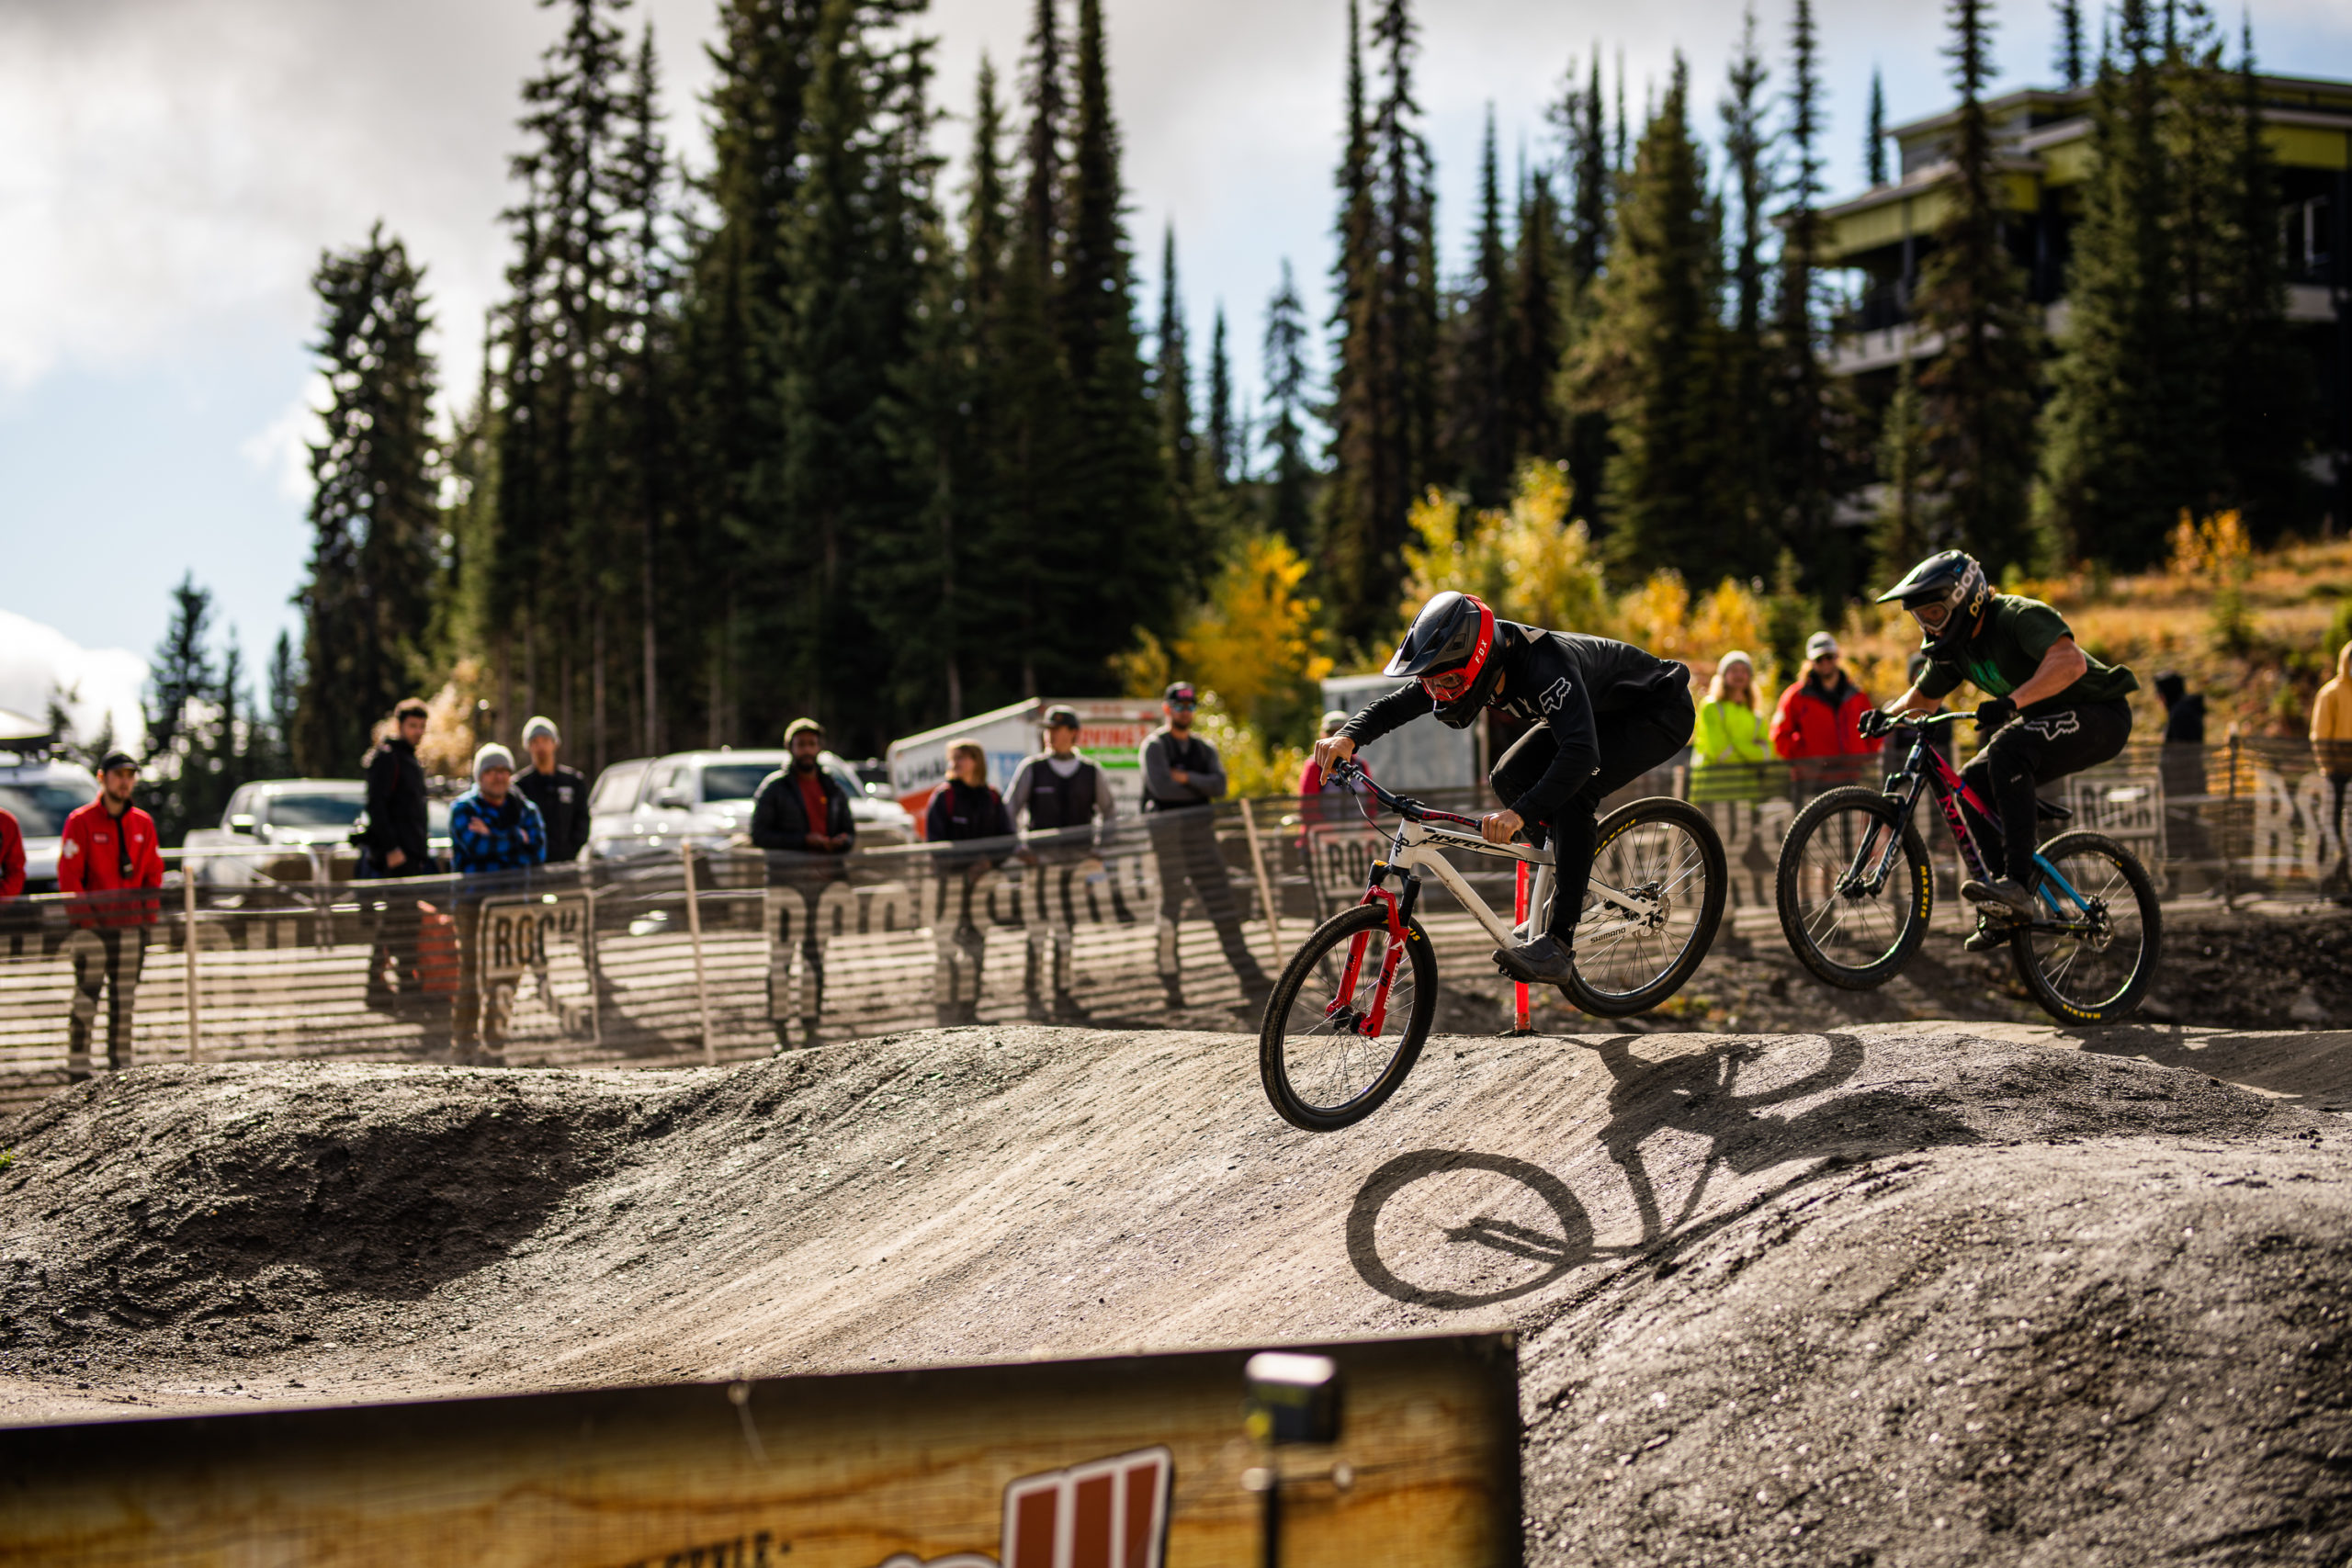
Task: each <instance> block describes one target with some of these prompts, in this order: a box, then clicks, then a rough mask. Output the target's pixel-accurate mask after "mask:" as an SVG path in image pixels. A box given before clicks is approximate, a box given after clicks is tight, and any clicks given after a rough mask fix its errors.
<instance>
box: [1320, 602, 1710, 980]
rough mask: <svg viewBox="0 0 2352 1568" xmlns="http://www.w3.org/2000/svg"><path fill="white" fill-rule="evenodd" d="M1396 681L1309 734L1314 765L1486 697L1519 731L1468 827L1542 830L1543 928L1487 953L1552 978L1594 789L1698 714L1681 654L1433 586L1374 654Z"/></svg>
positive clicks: (1469, 718) (1532, 975)
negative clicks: (1314, 735) (1521, 724)
mask: <svg viewBox="0 0 2352 1568" xmlns="http://www.w3.org/2000/svg"><path fill="white" fill-rule="evenodd" d="M1388 673H1389V674H1391V675H1409V676H1412V677H1414V683H1413V684H1411V685H1409V686H1400V687H1398V688H1397V690H1396V691H1394V692H1391V693H1389V694H1388V695H1386V696H1385V697H1383V698H1381V699H1380V700H1379V701H1378V702H1376V703H1374V704H1373V705H1371V706H1369V707H1367V708H1365V709H1364V710H1363V712H1362V713H1359V714H1357V715H1356V716H1355V717H1353V718H1351V719H1350V720H1349V721H1348V726H1347V728H1344V729H1342V730H1340V733H1339V734H1337V735H1335V736H1333V737H1331V738H1330V739H1328V740H1318V741H1317V742H1316V743H1315V760H1316V761H1318V762H1320V763H1322V764H1323V766H1324V767H1325V768H1326V769H1327V770H1328V769H1329V767H1330V766H1331V764H1332V763H1333V762H1335V761H1338V760H1339V759H1340V758H1342V757H1351V756H1353V755H1354V754H1355V750H1356V748H1357V747H1359V746H1365V745H1369V744H1371V743H1372V742H1373V741H1374V740H1377V739H1380V738H1381V737H1382V736H1384V735H1385V734H1387V733H1388V732H1389V731H1390V730H1392V729H1395V728H1397V727H1398V726H1400V725H1403V724H1405V723H1407V722H1408V721H1409V720H1412V719H1416V718H1419V717H1420V716H1422V715H1423V714H1428V713H1434V714H1436V715H1437V716H1438V717H1439V718H1440V719H1441V720H1442V721H1443V722H1444V723H1446V724H1448V725H1451V726H1453V728H1457V729H1461V728H1468V727H1469V726H1470V725H1471V724H1472V723H1474V722H1476V720H1477V718H1478V717H1479V716H1480V715H1482V714H1483V713H1485V712H1486V710H1487V709H1488V708H1489V707H1494V708H1500V709H1501V710H1502V711H1503V712H1505V713H1507V714H1510V715H1511V716H1513V717H1515V718H1521V719H1524V720H1526V721H1528V722H1529V723H1530V724H1531V725H1532V727H1533V728H1530V729H1529V730H1528V731H1527V733H1526V734H1524V735H1522V736H1521V737H1520V738H1519V739H1517V740H1516V741H1513V742H1512V743H1511V748H1510V750H1508V751H1505V752H1504V753H1503V754H1502V757H1501V758H1500V759H1499V760H1498V761H1497V762H1496V763H1495V765H1494V768H1493V770H1492V771H1491V772H1490V773H1488V774H1487V780H1488V782H1489V783H1491V784H1493V785H1494V786H1495V794H1496V795H1498V796H1500V797H1501V799H1502V801H1503V809H1502V810H1500V811H1490V812H1488V813H1487V815H1486V817H1485V818H1484V819H1483V821H1482V823H1481V825H1480V827H1481V831H1482V832H1483V834H1484V836H1485V837H1486V839H1487V842H1489V843H1496V844H1504V843H1509V842H1510V840H1511V839H1512V837H1513V836H1514V835H1516V834H1518V833H1519V832H1520V831H1521V829H1526V830H1527V837H1528V840H1529V841H1530V842H1531V843H1537V844H1540V843H1542V842H1543V840H1544V835H1545V833H1546V832H1547V831H1548V834H1549V836H1550V838H1551V840H1552V859H1553V866H1554V887H1553V893H1552V910H1551V919H1550V920H1549V926H1550V929H1549V930H1548V931H1545V932H1544V934H1543V935H1542V936H1539V937H1536V938H1535V939H1533V940H1532V941H1530V942H1521V943H1520V944H1519V945H1517V946H1515V947H1507V948H1503V949H1500V950H1498V952H1497V953H1496V954H1495V961H1496V963H1497V964H1498V965H1499V966H1500V967H1501V968H1502V970H1503V972H1504V973H1505V974H1507V975H1510V976H1511V977H1512V978H1513V979H1516V980H1523V981H1527V982H1530V983H1537V982H1540V983H1543V984H1545V985H1560V984H1564V983H1565V982H1566V980H1567V979H1568V978H1569V976H1571V975H1572V974H1573V973H1574V972H1575V963H1576V959H1575V942H1576V929H1577V919H1578V918H1579V917H1580V916H1581V914H1582V913H1583V910H1584V897H1585V891H1586V889H1587V887H1588V886H1589V885H1590V884H1591V881H1592V854H1593V833H1594V829H1596V828H1597V827H1598V826H1599V823H1598V813H1599V808H1600V802H1601V800H1602V798H1603V797H1605V796H1607V795H1610V794H1611V793H1612V792H1614V791H1617V790H1620V789H1623V788H1624V787H1625V786H1626V785H1627V784H1631V783H1633V782H1634V780H1635V779H1637V778H1639V777H1641V776H1642V774H1644V773H1647V772H1649V771H1650V770H1651V769H1652V768H1656V767H1659V766H1662V765H1663V764H1665V763H1666V762H1667V761H1670V760H1671V759H1672V758H1673V757H1674V755H1675V754H1676V753H1677V752H1679V751H1680V750H1682V748H1683V747H1685V746H1687V745H1689V744H1690V743H1691V729H1692V728H1694V727H1695V726H1696V724H1697V720H1698V715H1697V712H1696V710H1695V709H1694V708H1693V707H1692V705H1691V675H1690V671H1688V670H1686V669H1685V668H1684V667H1683V666H1682V665H1680V664H1679V663H1677V662H1675V661H1674V660H1670V659H1660V658H1658V657H1657V655H1656V654H1653V653H1647V652H1645V651H1644V650H1642V649H1638V648H1635V647H1634V646H1633V645H1632V644H1631V643H1623V642H1614V641H1611V639H1610V638H1608V637H1587V636H1585V635H1583V634H1582V633H1578V632H1551V631H1545V630H1544V629H1543V628H1542V627H1540V626H1521V625H1519V624H1518V623H1517V622H1515V621H1503V620H1498V619H1496V618H1495V613H1494V612H1493V611H1492V610H1490V609H1488V608H1487V606H1486V604H1483V603H1482V602H1481V601H1479V600H1478V599H1476V598H1475V597H1473V596H1472V595H1470V594H1467V593H1452V592H1448V593H1441V594H1439V595H1438V596H1437V597H1436V598H1434V599H1431V600H1430V602H1429V604H1426V605H1424V606H1423V607H1422V609H1421V613H1420V615H1418V616H1416V617H1415V618H1414V621H1413V625H1412V627H1411V628H1410V629H1409V630H1408V631H1407V632H1406V634H1405V640H1404V642H1403V643H1402V644H1401V645H1400V646H1399V647H1398V648H1397V656H1396V658H1394V659H1392V660H1389V661H1388Z"/></svg>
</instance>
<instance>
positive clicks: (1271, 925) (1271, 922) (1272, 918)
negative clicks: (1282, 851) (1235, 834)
mask: <svg viewBox="0 0 2352 1568" xmlns="http://www.w3.org/2000/svg"><path fill="white" fill-rule="evenodd" d="M1241 830H1242V831H1243V832H1244V833H1247V834H1248V835H1249V836H1250V865H1251V867H1252V868H1254V869H1255V870H1256V871H1257V873H1258V900H1259V902H1260V903H1261V904H1263V905H1265V907H1266V936H1267V938H1268V939H1269V940H1270V941H1272V942H1273V944H1274V970H1275V972H1276V973H1277V974H1279V973H1281V971H1282V967H1283V964H1284V963H1286V962H1287V960H1286V959H1285V958H1284V956H1283V917H1282V912H1281V910H1280V909H1279V908H1276V906H1275V904H1274V884H1273V879H1272V878H1271V877H1269V876H1268V875H1267V874H1266V852H1265V851H1264V850H1262V849H1260V848H1259V847H1258V819H1257V818H1256V817H1254V816H1252V815H1251V814H1250V801H1249V800H1248V799H1246V798H1245V799H1244V800H1243V801H1242V802H1241Z"/></svg>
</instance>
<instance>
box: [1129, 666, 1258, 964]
mask: <svg viewBox="0 0 2352 1568" xmlns="http://www.w3.org/2000/svg"><path fill="white" fill-rule="evenodd" d="M1199 705H1200V697H1199V694H1197V693H1195V692H1194V691H1193V687H1192V684H1191V682H1185V681H1178V682H1173V683H1172V684H1170V686H1169V688H1168V690H1167V692H1166V693H1165V694H1163V696H1162V698H1161V700H1160V705H1159V711H1160V713H1161V714H1162V715H1164V716H1166V718H1167V720H1168V722H1167V723H1166V724H1164V725H1162V726H1161V727H1160V728H1158V729H1155V730H1153V731H1152V732H1151V733H1150V734H1149V735H1147V736H1145V737H1144V738H1143V747H1142V749H1141V751H1140V753H1139V754H1138V757H1137V761H1140V762H1141V764H1142V766H1143V810H1144V815H1145V816H1146V817H1147V818H1149V819H1150V822H1151V850H1152V857H1153V859H1154V860H1155V861H1157V862H1158V863H1159V984H1160V987H1161V989H1163V990H1164V991H1165V992H1166V993H1167V996H1168V1005H1169V1006H1170V1007H1171V1008H1181V1007H1182V1006H1183V1005H1184V987H1183V974H1182V957H1181V954H1180V953H1179V950H1178V948H1177V945H1176V934H1177V932H1176V918H1177V916H1178V914H1179V913H1180V912H1181V911H1182V909H1183V908H1184V885H1185V884H1186V883H1187V882H1189V883H1191V884H1192V886H1193V891H1194V892H1196V893H1198V894H1199V895H1200V898H1201V910H1202V912H1203V913H1204V914H1205V915H1207V916H1208V918H1209V923H1210V924H1211V925H1213V926H1215V927H1216V937H1217V943H1218V945H1219V946H1221V947H1223V948H1224V949H1225V961H1226V962H1227V964H1231V965H1232V966H1233V973H1234V974H1235V976H1238V978H1239V979H1240V981H1241V1005H1242V1006H1243V1007H1244V1008H1255V1007H1258V1006H1260V1005H1261V1004H1262V1003H1263V1002H1264V1000H1265V998H1266V993H1267V992H1269V991H1271V990H1272V989H1273V986H1272V982H1270V981H1269V980H1268V979H1267V978H1266V972H1265V971H1264V970H1262V969H1261V968H1259V967H1258V959H1257V955H1256V954H1254V953H1251V952H1250V943H1249V942H1248V940H1247V939H1246V938H1244V937H1243V936H1242V934H1241V912H1240V910H1239V909H1238V908H1237V907H1236V906H1235V903H1234V898H1233V884H1232V883H1231V882H1230V881H1228V880H1227V876H1226V871H1225V852H1223V851H1222V850H1220V849H1219V848H1217V842H1216V818H1215V816H1214V815H1213V814H1212V813H1211V812H1210V811H1209V809H1208V807H1209V806H1210V805H1211V804H1212V803H1213V802H1216V801H1218V800H1222V799H1224V798H1225V764H1224V762H1223V761H1222V760H1221V759H1219V757H1218V756H1217V754H1216V747H1214V746H1212V745H1210V744H1209V743H1208V742H1207V741H1206V740H1204V739H1201V738H1200V737H1199V736H1197V735H1195V734H1193V712H1194V710H1195V709H1196V708H1197V707H1198V706H1199Z"/></svg>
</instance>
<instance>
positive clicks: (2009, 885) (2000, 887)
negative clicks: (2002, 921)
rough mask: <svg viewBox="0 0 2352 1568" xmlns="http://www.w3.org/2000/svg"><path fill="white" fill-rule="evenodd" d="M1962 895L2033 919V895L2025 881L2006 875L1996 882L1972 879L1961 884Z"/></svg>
mask: <svg viewBox="0 0 2352 1568" xmlns="http://www.w3.org/2000/svg"><path fill="white" fill-rule="evenodd" d="M1960 896H1961V897H1963V898H1965V899H1967V900H1968V901H1969V902H1970V903H1972V904H1974V905H1977V906H1978V907H1980V908H1985V909H1990V910H1993V911H1995V912H1997V913H2001V914H2007V915H2014V916H2016V917H2017V918H2018V919H2021V920H2030V919H2033V895H2032V894H2031V893H2030V892H2028V891H2027V889H2026V886H2025V884H2024V883H2022V882H2019V881H2017V880H2016V879H2015V878H2013V877H2007V876H2004V877H2002V878H2001V879H2000V880H1998V881H1996V882H1977V881H1974V880H1973V879H1972V880H1971V881H1968V882H1964V883H1962V884H1961V888H1960Z"/></svg>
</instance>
